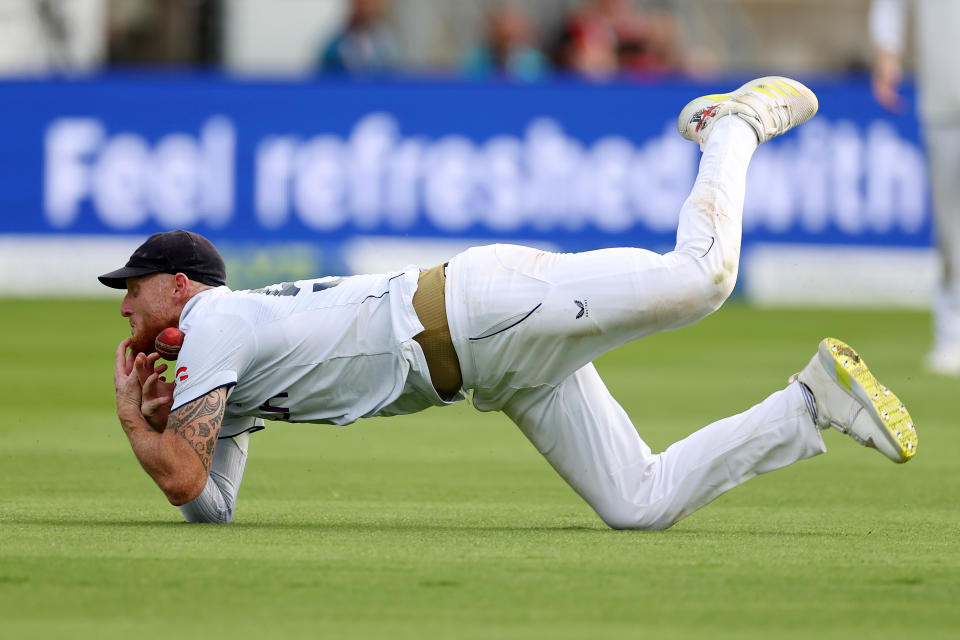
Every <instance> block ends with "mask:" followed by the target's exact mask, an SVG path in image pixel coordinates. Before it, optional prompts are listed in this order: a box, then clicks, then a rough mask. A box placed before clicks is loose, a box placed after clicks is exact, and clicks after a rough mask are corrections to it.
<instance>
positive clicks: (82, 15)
mask: <svg viewBox="0 0 960 640" xmlns="http://www.w3.org/2000/svg"><path fill="white" fill-rule="evenodd" d="M104 25H105V16H104V0H73V1H72V2H58V1H55V0H3V1H2V2H0V75H24V74H30V75H36V74H45V73H51V72H76V71H89V70H93V69H96V68H98V67H99V66H100V64H101V63H102V61H103V54H104Z"/></svg>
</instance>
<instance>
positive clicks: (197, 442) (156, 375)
mask: <svg viewBox="0 0 960 640" xmlns="http://www.w3.org/2000/svg"><path fill="white" fill-rule="evenodd" d="M129 347H130V340H129V339H127V340H124V341H123V342H121V343H120V345H119V346H118V347H117V353H116V363H115V367H114V372H113V383H114V388H115V391H116V399H117V417H119V418H120V424H121V426H122V427H123V432H124V433H125V434H126V435H127V439H129V441H130V447H131V448H132V449H133V453H134V455H135V456H137V460H138V461H139V462H140V465H141V466H142V467H143V469H144V471H146V472H147V474H148V475H149V476H150V477H151V478H153V480H154V482H156V483H157V486H159V487H160V489H161V490H162V491H163V493H164V494H165V495H166V496H167V499H168V500H169V501H170V502H171V504H175V505H181V504H186V503H187V502H190V501H191V500H193V499H194V498H196V497H197V496H198V495H200V493H201V492H202V491H203V488H204V487H205V486H206V483H207V477H208V475H209V474H210V465H211V461H212V458H213V453H214V451H215V449H216V446H217V437H218V435H219V434H220V425H221V423H222V421H223V415H224V411H225V409H226V404H227V402H226V399H227V389H225V388H223V387H220V388H217V389H214V390H213V391H210V392H209V393H207V394H205V395H202V396H200V397H199V398H197V399H196V400H194V401H193V402H188V403H187V404H185V405H184V406H182V407H180V408H179V409H177V410H176V411H171V410H170V407H172V406H173V390H174V387H175V383H173V382H165V381H163V380H161V379H160V374H161V373H163V372H164V371H166V369H167V365H165V364H161V365H158V364H157V359H158V358H159V355H158V354H156V353H151V354H150V355H146V354H143V353H137V354H134V353H128V352H127V350H128V349H129Z"/></svg>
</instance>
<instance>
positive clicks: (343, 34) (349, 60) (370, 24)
mask: <svg viewBox="0 0 960 640" xmlns="http://www.w3.org/2000/svg"><path fill="white" fill-rule="evenodd" d="M388 9H389V1H388V0H352V2H351V6H350V13H349V17H348V18H347V24H346V26H345V27H344V28H343V29H342V30H341V31H340V32H339V33H337V34H336V35H334V37H333V39H331V40H330V42H328V43H327V44H326V45H324V46H323V48H322V50H321V52H320V60H319V67H320V70H321V71H322V72H324V73H363V72H383V71H389V70H391V69H393V68H394V67H396V65H397V62H398V54H397V45H396V42H395V40H394V38H393V35H392V34H391V33H390V29H389V28H388V27H387V25H386V23H385V21H384V16H385V15H386V13H387V10H388Z"/></svg>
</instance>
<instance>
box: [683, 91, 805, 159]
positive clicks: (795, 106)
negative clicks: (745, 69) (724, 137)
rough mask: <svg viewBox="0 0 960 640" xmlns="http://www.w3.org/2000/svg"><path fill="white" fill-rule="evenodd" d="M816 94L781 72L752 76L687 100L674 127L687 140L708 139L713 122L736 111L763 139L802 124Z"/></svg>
mask: <svg viewBox="0 0 960 640" xmlns="http://www.w3.org/2000/svg"><path fill="white" fill-rule="evenodd" d="M818 107H819V103H818V102H817V96H816V95H814V93H813V91H810V89H808V88H807V87H805V86H804V85H802V84H801V83H799V82H797V81H796V80H791V79H790V78H784V77H782V76H766V77H764V78H757V79H756V80H751V81H750V82H748V83H747V84H745V85H743V86H742V87H740V88H739V89H737V90H736V91H733V92H731V93H717V94H712V95H708V96H701V97H699V98H696V99H694V100H691V101H690V102H688V103H687V106H685V107H684V108H683V111H681V112H680V117H679V118H678V119H677V129H679V131H680V135H682V136H683V137H684V138H686V139H687V140H692V141H693V142H699V143H700V149H701V150H703V147H704V146H705V145H706V143H707V138H709V137H710V130H711V129H713V123H714V122H716V121H717V120H718V119H719V118H722V117H723V116H726V115H731V114H733V115H738V116H740V117H741V118H742V119H744V120H745V121H746V122H747V123H748V124H749V125H750V126H751V127H753V130H754V131H755V132H756V133H757V140H759V141H760V142H761V143H762V142H766V141H767V140H769V139H770V138H773V137H774V136H779V135H780V134H782V133H786V132H787V131H789V130H790V129H793V128H794V127H796V126H798V125H801V124H803V123H804V122H806V121H807V120H809V119H810V118H812V117H813V116H814V114H816V113H817V108H818Z"/></svg>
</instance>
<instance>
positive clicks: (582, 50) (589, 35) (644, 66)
mask: <svg viewBox="0 0 960 640" xmlns="http://www.w3.org/2000/svg"><path fill="white" fill-rule="evenodd" d="M555 58H556V61H557V64H558V66H560V67H561V68H564V69H569V70H571V71H575V72H577V73H581V74H583V75H586V76H588V77H592V78H603V77H607V76H611V75H614V74H616V73H647V72H653V73H663V72H669V71H676V70H680V69H681V68H682V67H683V64H682V59H683V56H682V50H681V47H680V45H679V38H678V29H677V24H676V19H675V18H674V16H673V14H671V13H669V12H667V11H662V10H657V11H647V12H640V11H638V10H637V9H636V7H635V6H634V3H633V2H632V1H631V0H589V1H588V2H586V3H585V4H584V5H582V6H581V7H579V8H578V9H577V10H575V11H574V12H573V13H572V14H571V15H570V16H569V17H568V18H567V20H566V21H565V23H564V25H563V27H562V29H561V33H560V36H559V37H558V38H557V45H556V47H555Z"/></svg>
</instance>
